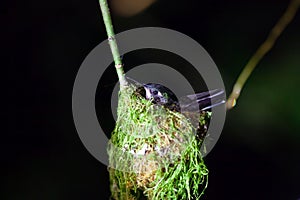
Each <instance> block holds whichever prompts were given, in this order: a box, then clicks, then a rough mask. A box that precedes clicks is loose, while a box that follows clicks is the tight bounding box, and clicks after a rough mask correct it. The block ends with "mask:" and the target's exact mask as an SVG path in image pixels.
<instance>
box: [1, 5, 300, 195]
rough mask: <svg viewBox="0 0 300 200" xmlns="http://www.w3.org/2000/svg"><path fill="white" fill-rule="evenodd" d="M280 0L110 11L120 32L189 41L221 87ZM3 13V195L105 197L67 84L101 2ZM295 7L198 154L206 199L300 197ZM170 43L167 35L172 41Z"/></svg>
mask: <svg viewBox="0 0 300 200" xmlns="http://www.w3.org/2000/svg"><path fill="white" fill-rule="evenodd" d="M287 5H288V1H284V0H276V1H275V0H272V1H271V0H260V1H259V0H251V1H250V0H247V1H238V0H226V1H221V0H214V1H200V0H186V1H174V0H159V1H157V2H156V3H154V4H153V5H151V6H150V7H149V8H148V9H146V10H144V11H143V12H141V13H139V14H137V15H135V16H131V17H122V16H120V15H118V14H117V13H114V10H112V13H113V21H114V25H115V30H116V33H119V32H122V31H124V30H128V29H131V28H136V27H144V26H159V27H166V28H170V29H175V30H177V31H180V32H182V33H184V34H187V35H188V36H190V37H192V38H193V39H195V40H197V41H198V42H199V43H200V44H201V45H202V46H203V47H204V48H205V49H206V50H207V51H208V53H209V54H210V55H211V57H212V58H213V59H214V61H215V62H216V64H217V66H218V67H219V70H220V72H221V74H222V76H223V80H224V83H225V86H226V90H227V92H228V93H229V92H230V91H231V88H232V86H233V83H234V81H235V79H236V78H237V76H238V74H239V73H240V71H241V69H242V68H243V66H244V65H245V64H246V62H247V60H248V59H249V58H250V56H251V55H252V54H253V53H254V51H255V50H256V48H257V47H258V46H259V45H260V44H261V43H262V42H263V41H264V39H265V38H266V36H267V34H268V32H269V31H270V29H271V28H272V26H273V25H274V24H275V23H276V21H277V20H278V18H279V17H280V16H281V15H282V13H283V12H284V10H285V8H286V7H287ZM0 12H1V18H0V19H1V22H2V23H1V24H2V26H1V29H0V30H1V40H0V41H1V47H2V48H1V57H2V59H1V60H2V65H1V69H2V70H1V75H2V76H1V78H2V79H1V80H2V81H3V84H2V86H3V90H2V95H1V97H2V98H1V99H2V100H4V103H3V104H2V108H1V113H2V116H3V120H2V122H3V125H2V131H1V146H0V150H1V158H0V160H1V173H2V174H1V176H0V177H1V178H0V179H1V181H2V182H3V185H2V187H1V189H0V191H1V192H0V199H31V200H33V199H44V200H48V199H108V198H109V180H108V172H107V170H106V166H104V165H102V164H101V163H100V162H98V161H97V160H96V159H94V158H93V157H92V156H91V155H90V154H89V153H88V152H87V150H86V149H85V147H84V146H83V144H82V143H81V141H80V139H79V137H78V135H77V133H76V130H75V127H74V124H73V119H72V109H71V108H72V107H71V102H72V87H73V82H74V80H75V76H76V73H77V70H78V69H79V67H80V65H81V63H82V61H83V60H84V58H85V57H86V56H87V55H88V53H89V52H90V51H91V50H92V49H93V48H94V47H95V46H97V45H98V44H99V43H100V42H102V41H103V40H105V38H106V36H105V32H104V25H103V23H102V19H101V13H100V9H99V5H98V2H97V1H79V0H73V1H67V0H64V1H58V0H52V1H37V0H35V1H32V0H31V1H30V0H29V1H7V2H3V4H2V5H1V7H0ZM299 25H300V14H299V13H298V14H297V15H296V17H295V19H294V21H293V22H292V24H291V25H289V26H288V28H287V30H286V31H285V32H284V33H283V35H282V36H281V37H280V38H279V40H278V43H277V44H276V45H275V47H274V48H273V49H272V51H271V52H270V53H269V54H268V55H267V56H266V57H265V58H264V59H263V61H262V62H261V63H260V64H259V66H258V68H257V69H256V70H255V71H254V73H253V75H252V76H251V78H250V79H249V81H248V82H247V84H246V86H245V90H244V91H243V93H242V95H241V97H240V99H239V101H238V105H237V107H236V108H235V109H233V110H231V111H229V112H228V113H227V120H226V124H225V127H224V130H223V133H222V135H221V138H220V140H219V141H218V143H217V145H216V146H215V148H214V149H213V151H212V152H211V153H210V154H209V155H208V156H207V157H206V158H205V161H206V163H207V166H208V168H209V170H210V176H209V187H208V189H207V191H206V193H205V197H204V199H209V200H212V199H291V200H296V199H298V198H300V181H299V180H300V156H299V153H300V127H299V124H300V106H299V99H300V93H299V86H300V78H299V76H300V59H299V56H300V26H299ZM174 42H175V41H174Z"/></svg>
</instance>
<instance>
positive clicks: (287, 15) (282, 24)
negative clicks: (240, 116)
mask: <svg viewBox="0 0 300 200" xmlns="http://www.w3.org/2000/svg"><path fill="white" fill-rule="evenodd" d="M299 6H300V0H291V2H290V4H289V6H288V8H287V9H286V11H285V12H284V14H283V15H282V17H281V18H280V19H279V20H278V22H277V24H276V25H275V26H274V27H273V29H272V30H271V32H270V33H269V35H268V37H267V39H266V41H265V42H264V43H263V44H262V45H261V46H260V47H259V48H258V49H257V51H256V52H255V53H254V54H253V56H252V57H251V58H250V60H249V61H248V63H247V64H246V66H245V68H244V69H243V71H242V72H241V74H240V75H239V77H238V79H237V81H236V83H235V85H234V87H233V90H232V92H231V94H230V96H229V98H228V100H227V103H226V107H227V109H228V110H229V109H231V108H233V107H234V106H235V105H236V101H237V99H238V98H239V96H240V93H241V91H242V89H243V87H244V84H245V82H246V81H247V80H248V78H249V76H250V75H251V73H252V71H253V70H254V69H255V67H256V66H257V64H258V63H259V62H260V60H261V59H262V58H263V57H264V56H265V55H266V54H267V53H268V52H269V51H270V50H271V48H272V47H273V46H274V44H275V42H276V40H277V39H278V37H279V36H280V35H281V33H282V32H283V31H284V29H285V28H286V26H287V25H288V24H289V23H290V22H291V21H292V20H293V19H294V17H295V15H296V13H297V10H298V8H299Z"/></svg>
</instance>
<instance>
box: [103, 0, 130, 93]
mask: <svg viewBox="0 0 300 200" xmlns="http://www.w3.org/2000/svg"><path fill="white" fill-rule="evenodd" d="M99 3H100V8H101V12H102V16H103V21H104V24H105V29H106V33H107V37H108V43H109V46H110V49H111V53H112V55H113V58H114V62H115V68H116V71H117V74H118V78H119V81H120V86H121V88H122V86H126V85H127V81H126V79H125V74H124V70H123V64H122V60H121V57H120V53H119V49H118V45H117V41H116V38H115V33H114V28H113V25H112V22H111V16H110V12H109V8H108V4H107V1H106V0H99Z"/></svg>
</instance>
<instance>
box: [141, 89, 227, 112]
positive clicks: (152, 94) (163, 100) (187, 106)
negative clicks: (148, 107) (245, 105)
mask: <svg viewBox="0 0 300 200" xmlns="http://www.w3.org/2000/svg"><path fill="white" fill-rule="evenodd" d="M137 91H138V93H139V94H140V95H141V96H143V97H144V98H146V99H147V100H151V101H152V102H153V103H155V104H158V105H162V106H164V107H166V108H167V109H169V110H172V111H176V112H197V111H209V110H210V109H211V108H213V107H215V106H218V105H222V104H224V103H225V94H224V91H223V90H221V89H215V90H211V91H205V92H201V93H197V94H191V95H186V96H182V97H180V98H179V99H178V98H177V97H176V95H175V94H174V93H173V92H172V90H170V89H169V88H168V87H166V86H164V85H161V84H158V83H147V84H143V85H142V86H141V87H139V88H138V89H137Z"/></svg>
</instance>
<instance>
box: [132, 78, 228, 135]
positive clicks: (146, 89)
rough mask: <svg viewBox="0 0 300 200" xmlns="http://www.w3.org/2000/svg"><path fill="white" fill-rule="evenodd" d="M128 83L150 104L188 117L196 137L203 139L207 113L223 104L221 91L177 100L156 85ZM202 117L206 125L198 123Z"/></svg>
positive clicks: (171, 93)
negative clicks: (150, 102)
mask: <svg viewBox="0 0 300 200" xmlns="http://www.w3.org/2000/svg"><path fill="white" fill-rule="evenodd" d="M127 79H128V80H129V81H130V82H133V83H134V84H135V85H137V86H138V87H137V89H136V92H137V94H138V95H141V96H142V97H144V98H145V99H147V100H150V101H152V103H154V104H157V105H161V106H164V107H165V108H167V109H169V110H171V111H174V112H180V113H182V114H183V115H185V116H186V117H188V118H189V119H190V121H191V123H192V124H193V125H194V126H195V128H196V130H197V136H198V137H199V138H204V137H205V134H206V132H207V129H208V124H209V120H210V119H209V118H208V117H207V113H209V112H210V111H211V108H213V107H216V106H220V105H224V104H225V102H226V101H225V98H226V97H225V92H224V90H222V89H214V90H210V91H204V92H200V93H196V94H190V95H186V96H182V97H180V98H177V97H176V95H175V94H174V92H173V91H172V90H170V89H169V88H168V87H166V86H164V85H162V84H158V83H147V84H141V83H139V82H137V81H135V80H134V79H131V78H128V77H127ZM201 116H202V117H204V118H205V121H206V122H207V124H201V123H200V122H199V118H200V117H201Z"/></svg>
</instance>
